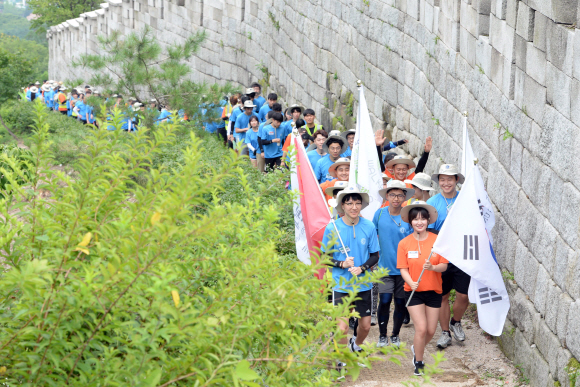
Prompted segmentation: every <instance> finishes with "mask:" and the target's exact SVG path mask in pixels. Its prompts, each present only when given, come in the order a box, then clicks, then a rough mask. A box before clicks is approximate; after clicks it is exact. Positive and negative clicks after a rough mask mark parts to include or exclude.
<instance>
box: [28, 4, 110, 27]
mask: <svg viewBox="0 0 580 387" xmlns="http://www.w3.org/2000/svg"><path fill="white" fill-rule="evenodd" d="M100 3H101V2H100V1H95V0H28V6H29V7H30V8H31V9H32V13H33V14H35V15H38V18H37V19H35V20H33V21H32V28H33V29H35V30H37V31H39V32H40V31H42V30H46V29H47V28H48V27H49V26H54V25H57V24H60V23H62V22H65V21H67V20H69V19H74V18H77V17H79V16H80V14H81V13H84V12H89V11H92V10H95V9H98V8H99V4H100Z"/></svg>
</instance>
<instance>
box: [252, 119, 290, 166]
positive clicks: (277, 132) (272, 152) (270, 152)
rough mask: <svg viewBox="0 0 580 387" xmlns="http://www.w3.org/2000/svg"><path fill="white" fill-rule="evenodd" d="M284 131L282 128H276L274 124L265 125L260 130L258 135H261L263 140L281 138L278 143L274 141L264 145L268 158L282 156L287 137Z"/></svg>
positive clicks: (265, 156) (265, 155)
mask: <svg viewBox="0 0 580 387" xmlns="http://www.w3.org/2000/svg"><path fill="white" fill-rule="evenodd" d="M283 132H284V131H283V130H281V128H278V129H276V128H274V127H273V126H272V125H265V126H264V127H262V129H260V130H259V131H258V133H259V134H258V136H260V138H261V139H262V140H270V141H272V140H273V139H275V138H279V139H280V142H279V143H276V142H273V143H271V144H268V145H264V146H263V148H264V158H267V159H273V158H276V157H281V156H282V154H283V152H282V146H283V145H284V141H283V139H285V138H286V137H283V135H284V133H283Z"/></svg>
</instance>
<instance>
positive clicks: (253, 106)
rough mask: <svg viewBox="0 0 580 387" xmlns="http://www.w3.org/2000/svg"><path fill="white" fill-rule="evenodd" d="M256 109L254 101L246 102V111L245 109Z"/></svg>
mask: <svg viewBox="0 0 580 387" xmlns="http://www.w3.org/2000/svg"><path fill="white" fill-rule="evenodd" d="M255 107H256V105H254V104H253V103H252V101H246V102H244V109H245V108H252V109H253V108H255Z"/></svg>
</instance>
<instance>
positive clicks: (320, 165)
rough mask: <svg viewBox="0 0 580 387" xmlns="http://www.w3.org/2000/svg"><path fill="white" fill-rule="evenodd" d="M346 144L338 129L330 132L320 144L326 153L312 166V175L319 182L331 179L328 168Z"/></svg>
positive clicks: (343, 150)
mask: <svg viewBox="0 0 580 387" xmlns="http://www.w3.org/2000/svg"><path fill="white" fill-rule="evenodd" d="M347 146H348V145H347V144H346V140H345V139H344V138H342V137H340V132H339V131H338V130H333V131H331V132H330V135H329V136H328V138H327V139H326V140H325V141H324V144H322V149H323V150H324V152H326V153H327V155H326V156H324V157H321V158H320V160H318V161H317V162H316V166H315V167H314V175H315V176H316V178H317V179H318V183H319V184H322V183H324V182H325V181H328V180H332V179H333V177H332V175H330V174H329V173H328V169H329V168H330V166H331V165H332V164H334V163H335V162H336V161H337V160H338V159H339V158H340V155H341V153H344V152H345V151H346V148H347Z"/></svg>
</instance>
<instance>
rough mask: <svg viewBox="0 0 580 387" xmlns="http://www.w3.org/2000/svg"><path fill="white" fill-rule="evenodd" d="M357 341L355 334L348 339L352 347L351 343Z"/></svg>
mask: <svg viewBox="0 0 580 387" xmlns="http://www.w3.org/2000/svg"><path fill="white" fill-rule="evenodd" d="M355 341H356V336H353V337H351V338H350V339H348V347H349V348H350V345H351V344H353V343H354V342H355Z"/></svg>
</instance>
